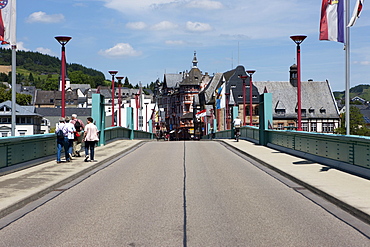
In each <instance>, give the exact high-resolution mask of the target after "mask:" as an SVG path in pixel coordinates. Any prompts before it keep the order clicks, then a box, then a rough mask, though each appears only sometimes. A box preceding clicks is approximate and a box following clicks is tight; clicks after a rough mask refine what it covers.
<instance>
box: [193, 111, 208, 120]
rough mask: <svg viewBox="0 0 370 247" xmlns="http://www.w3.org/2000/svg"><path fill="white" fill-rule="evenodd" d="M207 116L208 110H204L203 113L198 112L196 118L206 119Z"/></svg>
mask: <svg viewBox="0 0 370 247" xmlns="http://www.w3.org/2000/svg"><path fill="white" fill-rule="evenodd" d="M206 115H207V110H205V109H204V110H202V111H199V112H197V114H195V117H196V118H201V117H205V116H206Z"/></svg>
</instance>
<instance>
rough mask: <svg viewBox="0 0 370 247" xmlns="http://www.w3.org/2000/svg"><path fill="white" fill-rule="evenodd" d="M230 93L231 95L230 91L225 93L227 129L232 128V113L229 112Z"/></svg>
mask: <svg viewBox="0 0 370 247" xmlns="http://www.w3.org/2000/svg"><path fill="white" fill-rule="evenodd" d="M229 95H230V93H225V96H226V100H225V101H226V128H225V130H228V129H230V128H229V122H230V121H229V115H230V113H229Z"/></svg>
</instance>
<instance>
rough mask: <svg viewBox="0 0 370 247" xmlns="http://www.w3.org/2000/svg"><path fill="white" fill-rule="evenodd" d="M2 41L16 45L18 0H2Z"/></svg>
mask: <svg viewBox="0 0 370 247" xmlns="http://www.w3.org/2000/svg"><path fill="white" fill-rule="evenodd" d="M0 41H1V44H2V45H4V44H10V45H16V0H0Z"/></svg>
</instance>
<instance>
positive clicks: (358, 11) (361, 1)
mask: <svg viewBox="0 0 370 247" xmlns="http://www.w3.org/2000/svg"><path fill="white" fill-rule="evenodd" d="M363 4H364V0H357V2H356V6H355V8H354V10H353V14H352V18H351V20H350V21H349V23H348V25H347V27H352V26H353V25H355V23H356V21H357V19H358V18H359V17H360V14H361V11H362V6H363Z"/></svg>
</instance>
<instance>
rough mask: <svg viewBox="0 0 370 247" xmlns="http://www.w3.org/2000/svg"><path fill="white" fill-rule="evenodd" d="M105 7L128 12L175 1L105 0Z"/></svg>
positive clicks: (174, 0) (174, 1)
mask: <svg viewBox="0 0 370 247" xmlns="http://www.w3.org/2000/svg"><path fill="white" fill-rule="evenodd" d="M105 2H107V3H106V5H105V6H106V7H108V8H112V9H117V10H119V11H121V12H124V13H130V12H132V11H139V12H140V11H141V12H143V11H145V10H147V9H150V8H155V7H156V6H159V5H163V4H172V3H176V2H177V1H176V0H139V1H122V0H105Z"/></svg>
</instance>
